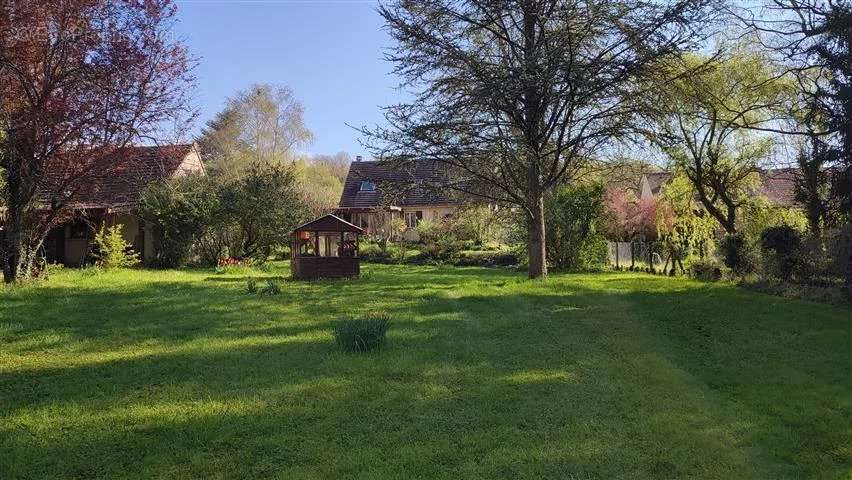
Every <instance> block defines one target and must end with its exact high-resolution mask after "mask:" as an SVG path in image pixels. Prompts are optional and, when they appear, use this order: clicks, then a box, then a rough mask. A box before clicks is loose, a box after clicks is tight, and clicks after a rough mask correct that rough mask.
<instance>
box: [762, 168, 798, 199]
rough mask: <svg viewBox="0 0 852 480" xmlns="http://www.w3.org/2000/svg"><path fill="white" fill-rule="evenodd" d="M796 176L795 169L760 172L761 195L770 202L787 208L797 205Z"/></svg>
mask: <svg viewBox="0 0 852 480" xmlns="http://www.w3.org/2000/svg"><path fill="white" fill-rule="evenodd" d="M796 175H797V172H796V170H795V169H793V168H780V169H776V170H765V171H762V172H760V193H761V194H763V196H765V197H766V198H767V199H769V201H770V202H772V203H774V204H776V205H781V206H785V207H789V206H793V205H795V204H796Z"/></svg>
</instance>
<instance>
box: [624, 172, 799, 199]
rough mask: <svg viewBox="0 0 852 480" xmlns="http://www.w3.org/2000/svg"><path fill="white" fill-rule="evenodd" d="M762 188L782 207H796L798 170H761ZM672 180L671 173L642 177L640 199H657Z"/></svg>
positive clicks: (658, 173) (764, 193)
mask: <svg viewBox="0 0 852 480" xmlns="http://www.w3.org/2000/svg"><path fill="white" fill-rule="evenodd" d="M759 173H760V186H759V187H758V191H757V192H756V193H757V194H758V195H760V196H762V197H764V198H766V199H767V200H769V202H770V203H772V204H773V205H776V206H781V207H794V206H796V205H797V202H796V175H797V173H796V169H794V168H777V169H767V170H761V171H760V172H759ZM671 178H672V174H671V172H652V173H646V174H644V175H642V179H641V181H640V182H639V199H640V200H641V199H645V198H652V197H657V196H658V195H659V194H660V191H661V189H662V188H663V186H665V184H667V183H668V182H669V181H670V180H671Z"/></svg>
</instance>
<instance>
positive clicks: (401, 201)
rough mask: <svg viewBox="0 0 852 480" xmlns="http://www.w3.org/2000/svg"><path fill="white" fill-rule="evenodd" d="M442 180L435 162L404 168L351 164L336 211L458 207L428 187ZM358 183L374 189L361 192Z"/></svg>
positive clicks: (383, 164)
mask: <svg viewBox="0 0 852 480" xmlns="http://www.w3.org/2000/svg"><path fill="white" fill-rule="evenodd" d="M444 181H445V177H444V176H442V174H441V172H440V169H439V168H438V167H437V165H436V164H435V163H434V162H429V161H418V162H416V163H414V164H413V165H411V166H408V167H404V168H394V167H392V166H390V165H388V164H385V163H380V162H353V163H352V164H351V165H350V166H349V173H348V174H347V176H346V182H345V183H344V184H343V193H342V194H341V196H340V205H339V208H371V207H378V206H386V205H395V206H414V205H421V206H422V205H455V204H457V203H458V202H457V201H455V200H453V199H451V198H450V197H449V196H447V195H446V194H444V193H442V192H440V191H438V190H436V189H435V188H430V186H431V187H434V186H435V185H440V184H441V183H444ZM361 182H372V183H373V184H374V185H375V190H373V191H364V190H361Z"/></svg>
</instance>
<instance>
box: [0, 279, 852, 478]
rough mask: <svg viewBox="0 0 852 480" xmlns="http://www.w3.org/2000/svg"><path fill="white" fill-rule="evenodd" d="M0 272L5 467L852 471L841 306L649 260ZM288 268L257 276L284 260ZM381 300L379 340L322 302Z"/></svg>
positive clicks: (398, 474) (511, 473) (205, 473)
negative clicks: (597, 266) (363, 347)
mask: <svg viewBox="0 0 852 480" xmlns="http://www.w3.org/2000/svg"><path fill="white" fill-rule="evenodd" d="M364 271H365V275H364V277H363V278H361V279H359V280H352V281H341V282H325V281H324V282H314V283H301V282H283V283H282V293H281V294H280V295H277V296H259V295H247V294H245V293H244V288H245V280H244V276H245V275H246V274H247V273H246V272H243V273H232V274H228V275H218V274H215V273H213V272H212V271H204V270H188V271H170V272H153V271H123V272H115V273H104V274H100V275H93V274H87V273H85V272H74V271H67V272H61V273H59V274H56V275H54V276H53V277H52V278H51V279H50V280H49V281H47V282H46V283H43V284H41V285H39V286H27V287H17V288H13V289H8V290H6V291H3V290H0V479H4V480H6V479H10V478H140V479H141V478H145V479H147V478H168V479H173V478H205V479H208V478H252V477H253V478H264V479H265V478H282V479H299V478H318V479H319V478H363V479H385V478H387V479H391V478H393V479H403V478H405V479H408V478H425V479H430V478H447V479H458V478H483V479H486V478H487V479H492V478H562V479H578V480H579V479H583V480H585V479H611V478H653V479H660V478H677V479H680V478H702V479H703V478H719V479H742V478H760V479H779V478H852V311H850V310H849V309H844V308H840V307H832V306H828V305H820V304H813V303H807V302H801V301H793V300H786V299H782V298H776V297H771V296H766V295H761V294H757V293H753V292H749V291H745V290H740V289H737V288H735V287H732V286H729V285H723V284H702V283H697V282H692V281H688V280H683V279H670V278H664V277H657V276H649V275H644V274H626V273H618V274H598V275H554V276H553V277H552V278H551V279H550V280H548V281H547V282H528V281H526V280H524V279H523V277H522V275H521V274H518V273H515V272H508V271H504V270H489V269H479V268H464V269H462V268H452V267H446V268H442V267H411V266H380V265H366V266H364ZM287 273H288V272H287V270H286V269H285V267H284V266H283V265H279V266H277V267H276V268H275V269H273V270H272V271H271V272H268V273H262V272H255V273H254V275H258V276H286V275H287ZM371 311H383V312H387V313H388V314H389V315H390V316H391V318H392V319H393V325H392V327H391V330H390V332H389V334H388V335H389V344H388V347H387V348H386V349H385V350H382V351H379V352H375V353H371V354H367V355H360V356H359V355H350V354H345V353H341V352H337V351H335V350H334V349H333V348H332V340H331V334H330V331H329V329H330V326H331V325H332V322H333V321H334V320H335V319H338V318H340V317H342V316H346V315H357V314H363V313H367V312H371Z"/></svg>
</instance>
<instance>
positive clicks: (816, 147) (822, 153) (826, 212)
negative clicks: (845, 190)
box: [796, 135, 839, 239]
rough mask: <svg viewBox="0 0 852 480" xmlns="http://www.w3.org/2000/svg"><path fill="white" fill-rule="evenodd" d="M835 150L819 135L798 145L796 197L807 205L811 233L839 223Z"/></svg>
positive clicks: (817, 236) (820, 231)
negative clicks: (834, 166)
mask: <svg viewBox="0 0 852 480" xmlns="http://www.w3.org/2000/svg"><path fill="white" fill-rule="evenodd" d="M833 157H834V155H833V152H832V151H831V149H830V148H829V146H828V145H826V143H825V142H823V141H822V140H821V139H820V137H819V136H818V135H810V136H808V137H807V139H806V140H805V141H802V142H801V143H800V145H799V150H798V153H797V155H796V162H797V164H798V168H799V172H798V173H799V174H798V175H797V176H796V200H797V201H798V202H799V203H801V204H802V205H803V206H804V207H805V215H806V216H807V219H808V226H809V230H810V232H811V235H812V236H813V238H815V239H819V238H821V236H822V231H823V229H824V228H831V227H834V226H835V225H836V224H837V220H838V218H837V217H838V215H837V214H838V210H839V209H838V208H837V205H836V203H837V195H836V192H835V189H834V188H833V183H834V182H833V181H832V179H833V178H834V177H835V175H834V172H833V170H832V169H831V165H832V164H833V163H834V162H833Z"/></svg>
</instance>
